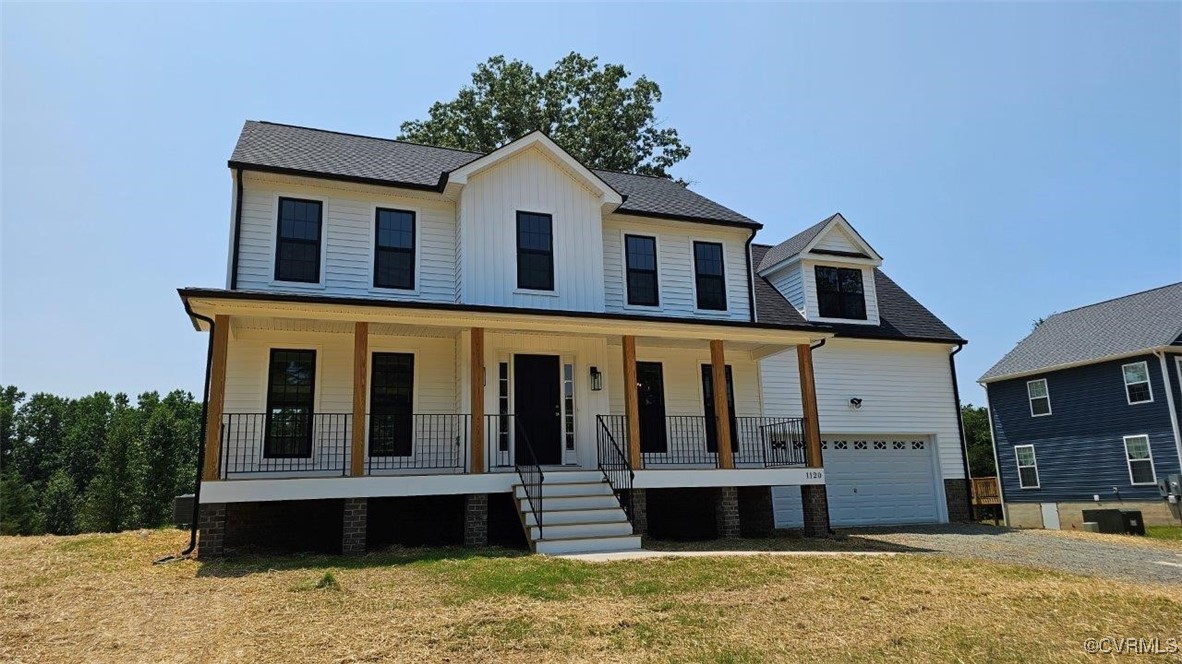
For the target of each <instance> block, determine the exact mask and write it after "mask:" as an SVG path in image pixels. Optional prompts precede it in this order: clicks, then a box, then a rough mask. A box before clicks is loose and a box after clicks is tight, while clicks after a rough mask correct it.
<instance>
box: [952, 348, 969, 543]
mask: <svg viewBox="0 0 1182 664" xmlns="http://www.w3.org/2000/svg"><path fill="white" fill-rule="evenodd" d="M963 349H964V344H963V343H959V344H956V350H954V351H952V352H951V353H950V354H949V355H948V366H949V367H950V368H951V369H952V398H953V399H954V400H955V401H956V430H957V433H959V434H960V460H961V463H962V464H963V465H964V489H965V502H966V503H967V507H968V510H969V518H970V519H972V518H973V479H972V477H973V476H972V472H971V471H970V470H969V444H968V441H967V440H965V437H964V417H963V412H962V411H961V405H960V385H958V384H957V381H956V354H957V353H959V352H960V351H961V350H963Z"/></svg>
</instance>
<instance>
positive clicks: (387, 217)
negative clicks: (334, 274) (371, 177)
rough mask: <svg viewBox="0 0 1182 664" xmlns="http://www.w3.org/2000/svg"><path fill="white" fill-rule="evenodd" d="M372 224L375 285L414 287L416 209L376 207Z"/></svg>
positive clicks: (408, 288)
mask: <svg viewBox="0 0 1182 664" xmlns="http://www.w3.org/2000/svg"><path fill="white" fill-rule="evenodd" d="M374 225H375V226H376V228H375V230H374V233H375V236H374V255H373V285H374V287H375V288H399V289H403V290H414V287H415V213H414V212H410V211H407V210H387V209H384V208H378V210H377V213H376V218H375V222H374Z"/></svg>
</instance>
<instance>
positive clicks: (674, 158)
mask: <svg viewBox="0 0 1182 664" xmlns="http://www.w3.org/2000/svg"><path fill="white" fill-rule="evenodd" d="M629 76H631V73H630V72H629V71H628V70H626V69H625V68H624V67H623V65H617V64H604V65H600V64H599V59H598V58H587V57H584V56H582V55H580V54H578V53H570V54H569V55H567V56H566V57H564V58H562V59H561V60H559V61H558V62H557V63H555V65H554V67H552V68H551V69H549V70H548V71H544V72H539V71H536V70H534V68H533V67H532V66H530V65H529V64H527V63H525V62H522V61H521V60H506V59H505V57H504V56H503V55H497V56H494V57H491V58H489V59H488V61H487V62H483V63H481V64H479V65H477V66H476V71H475V72H473V73H472V84H471V85H469V86H464V87H463V88H460V91H459V93H458V94H457V95H456V98H455V99H453V100H451V101H445V102H435V103H434V104H432V105H431V108H430V110H429V111H428V117H427V119H425V120H410V121H407V122H403V123H402V126H401V129H402V133H401V135H400V136H399V138H400V139H403V140H408V141H414V142H418V143H426V144H429V145H439V146H443V147H450V148H457V149H461V150H471V151H473V152H492V151H493V150H495V149H497V148H499V147H501V146H502V145H505V144H506V143H509V142H511V141H514V140H516V139H518V138H521V137H522V136H524V135H526V134H528V133H530V132H532V131H541V132H543V133H545V134H546V135H547V136H549V137H550V138H551V139H553V140H554V142H555V143H558V145H560V146H562V148H563V149H564V150H566V151H567V152H569V153H570V154H571V155H573V156H574V157H575V158H576V159H578V160H579V161H580V162H582V163H583V164H584V165H586V166H588V167H590V168H601V169H605V170H613V171H623V172H626V173H640V174H643V175H656V176H660V177H670V175H669V172H668V171H669V168H670V167H671V166H673V165H674V164H676V163H677V162H679V161H681V160H683V159H685V158H686V157H688V156H689V153H690V148H689V146H688V145H686V144H684V143H682V142H681V139H680V138H679V137H678V135H677V130H676V129H673V128H669V127H660V126H659V123H658V122H657V119H656V116H655V113H656V104H657V103H658V102H660V101H661V88H660V86H658V85H657V84H656V83H655V82H653V81H650V80H649V79H648V78H646V77H644V76H641V77H639V78H637V79H635V80H634V81H633V82H632V84H631V85H627V84H626V82H625V81H626V79H628V78H629Z"/></svg>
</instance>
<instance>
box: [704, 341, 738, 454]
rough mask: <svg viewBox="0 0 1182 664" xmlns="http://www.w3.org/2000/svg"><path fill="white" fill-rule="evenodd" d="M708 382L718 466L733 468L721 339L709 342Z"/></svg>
mask: <svg viewBox="0 0 1182 664" xmlns="http://www.w3.org/2000/svg"><path fill="white" fill-rule="evenodd" d="M710 383H711V385H713V386H714V428H715V431H717V432H718V435H717V440H718V467H719V468H734V467H735V455H734V448H732V447H731V414H730V406H729V405H728V404H727V402H726V357H725V355H724V353H723V350H722V339H714V340H712V341H711V342H710Z"/></svg>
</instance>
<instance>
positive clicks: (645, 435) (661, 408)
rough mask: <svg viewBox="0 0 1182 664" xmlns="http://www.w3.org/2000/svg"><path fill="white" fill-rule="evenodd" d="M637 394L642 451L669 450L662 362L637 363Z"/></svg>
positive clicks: (656, 451)
mask: <svg viewBox="0 0 1182 664" xmlns="http://www.w3.org/2000/svg"><path fill="white" fill-rule="evenodd" d="M636 383H637V386H636V396H637V400H638V401H639V402H640V403H639V405H640V413H639V414H640V451H641V452H647V453H652V454H664V453H666V452H668V451H669V439H668V437H667V435H666V431H665V376H664V373H663V372H662V370H661V363H660V362H637V363H636Z"/></svg>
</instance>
